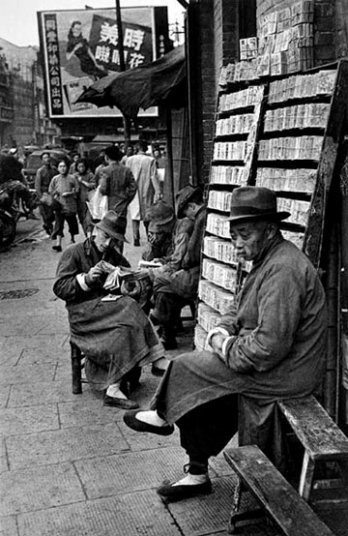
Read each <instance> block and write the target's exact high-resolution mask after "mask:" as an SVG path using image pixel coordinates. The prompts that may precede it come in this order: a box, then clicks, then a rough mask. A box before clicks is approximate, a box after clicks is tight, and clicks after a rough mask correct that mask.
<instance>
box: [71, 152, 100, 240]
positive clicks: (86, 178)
mask: <svg viewBox="0 0 348 536" xmlns="http://www.w3.org/2000/svg"><path fill="white" fill-rule="evenodd" d="M76 167H77V172H76V173H75V176H76V178H77V180H78V183H79V186H80V188H79V193H78V197H77V215H78V219H79V222H80V224H81V227H82V229H83V231H84V233H85V235H86V236H88V235H89V236H90V233H91V232H92V229H93V224H92V220H91V218H90V217H89V211H88V208H87V201H88V199H89V194H90V192H91V191H92V190H95V188H96V182H95V178H94V174H93V173H92V172H91V171H90V170H89V169H88V163H87V160H86V159H85V158H80V160H78V161H77V163H76Z"/></svg>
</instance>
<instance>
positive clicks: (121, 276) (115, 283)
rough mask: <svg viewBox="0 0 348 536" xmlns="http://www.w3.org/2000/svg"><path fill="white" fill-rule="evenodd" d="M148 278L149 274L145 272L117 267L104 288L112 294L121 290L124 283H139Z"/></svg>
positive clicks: (110, 274)
mask: <svg viewBox="0 0 348 536" xmlns="http://www.w3.org/2000/svg"><path fill="white" fill-rule="evenodd" d="M146 276H147V273H146V272H145V271H144V270H133V269H132V268H125V267H123V266H117V267H116V268H115V269H114V270H113V271H112V272H111V273H109V275H108V276H107V278H106V280H105V283H104V285H103V287H104V289H105V290H109V291H110V292H112V291H115V290H119V289H120V288H121V285H122V282H123V281H127V280H132V281H137V280H139V279H142V278H143V277H146Z"/></svg>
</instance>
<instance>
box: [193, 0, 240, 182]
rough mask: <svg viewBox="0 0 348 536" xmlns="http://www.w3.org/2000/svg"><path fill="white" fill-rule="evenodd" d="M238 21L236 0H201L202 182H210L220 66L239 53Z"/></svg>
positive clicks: (237, 2) (237, 3)
mask: <svg viewBox="0 0 348 536" xmlns="http://www.w3.org/2000/svg"><path fill="white" fill-rule="evenodd" d="M212 21H213V24H212ZM238 21H239V0H213V1H211V0H201V2H200V11H199V26H200V41H201V50H200V53H201V118H202V137H201V143H202V149H203V150H202V158H201V166H200V179H201V181H202V182H204V183H207V182H208V181H209V171H210V165H211V160H212V158H213V140H214V134H215V113H216V105H217V94H218V82H219V77H220V71H221V67H222V66H223V65H226V64H227V63H229V62H230V61H233V60H234V59H235V58H237V56H238V42H239V41H238V39H239V37H238V24H239V22H238ZM197 38H198V36H197Z"/></svg>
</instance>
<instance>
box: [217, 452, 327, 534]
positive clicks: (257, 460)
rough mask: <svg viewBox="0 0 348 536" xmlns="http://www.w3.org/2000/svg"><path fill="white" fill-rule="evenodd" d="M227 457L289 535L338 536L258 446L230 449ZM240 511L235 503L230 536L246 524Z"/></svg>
mask: <svg viewBox="0 0 348 536" xmlns="http://www.w3.org/2000/svg"><path fill="white" fill-rule="evenodd" d="M224 456H225V458H226V461H227V463H228V464H229V465H231V466H232V468H233V469H234V470H235V471H236V473H237V474H238V475H239V477H240V479H241V480H242V482H243V483H244V484H245V485H246V487H247V488H248V489H249V490H250V491H251V492H252V494H253V495H254V496H255V498H256V499H257V501H258V502H259V503H260V505H261V507H262V509H263V510H264V511H265V512H267V514H268V515H269V516H270V517H271V518H272V520H273V521H275V523H276V524H277V526H278V527H279V528H280V529H281V530H282V531H283V533H284V534H285V535H286V536H299V535H301V536H319V535H320V536H334V535H333V532H331V530H330V529H329V528H328V527H327V526H326V525H325V524H324V523H323V522H322V521H321V520H320V519H319V518H318V517H317V516H316V514H315V513H314V512H313V511H312V510H311V508H310V507H309V506H308V504H306V502H305V501H304V500H303V499H302V498H301V497H300V496H299V495H298V493H297V492H296V491H295V490H294V488H293V487H292V486H291V485H290V484H289V483H288V482H287V480H286V479H285V478H284V477H283V476H282V475H281V474H280V473H279V471H278V470H277V469H276V468H275V467H274V465H273V464H272V463H271V462H270V461H269V460H268V458H267V457H266V456H265V455H264V454H263V452H262V451H261V450H260V449H259V448H258V447H256V446H255V445H249V446H245V447H237V448H232V449H227V450H225V451H224ZM239 498H240V495H239ZM238 509H239V504H234V509H232V513H231V518H230V522H229V526H228V532H229V533H230V534H233V533H234V532H235V529H237V527H238V526H239V522H240V521H241V522H242V523H243V521H244V518H243V514H240V513H239V512H238ZM256 513H257V515H258V516H259V512H258V511H256ZM249 519H250V516H249ZM249 522H250V521H249Z"/></svg>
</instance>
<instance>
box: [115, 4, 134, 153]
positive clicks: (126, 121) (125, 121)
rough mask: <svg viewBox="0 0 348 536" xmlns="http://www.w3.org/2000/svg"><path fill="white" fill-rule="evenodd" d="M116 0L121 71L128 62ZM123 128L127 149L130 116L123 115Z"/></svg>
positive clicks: (119, 8) (118, 6)
mask: <svg viewBox="0 0 348 536" xmlns="http://www.w3.org/2000/svg"><path fill="white" fill-rule="evenodd" d="M115 1H116V24H117V33H118V40H117V47H118V53H119V56H120V71H121V72H123V71H125V70H126V63H125V61H124V49H123V28H122V18H121V6H120V0H115ZM123 129H124V141H125V145H126V149H127V147H128V145H129V144H130V139H131V134H130V131H131V124H130V118H129V117H126V116H125V115H124V116H123Z"/></svg>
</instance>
